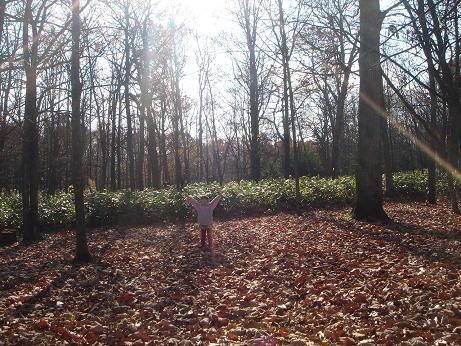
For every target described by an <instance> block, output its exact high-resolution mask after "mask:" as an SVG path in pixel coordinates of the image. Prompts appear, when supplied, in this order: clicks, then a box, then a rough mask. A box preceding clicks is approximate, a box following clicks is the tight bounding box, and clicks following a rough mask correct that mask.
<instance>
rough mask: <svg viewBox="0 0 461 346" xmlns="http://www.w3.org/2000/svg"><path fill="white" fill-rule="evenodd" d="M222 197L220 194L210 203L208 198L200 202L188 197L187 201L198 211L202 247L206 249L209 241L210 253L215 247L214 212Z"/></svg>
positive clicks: (201, 198) (202, 198) (204, 197)
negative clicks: (213, 231)
mask: <svg viewBox="0 0 461 346" xmlns="http://www.w3.org/2000/svg"><path fill="white" fill-rule="evenodd" d="M221 197H222V196H221V194H218V195H217V196H216V197H215V198H213V200H212V201H211V202H209V199H208V196H202V197H200V199H199V200H198V201H197V200H195V199H194V198H192V196H188V197H187V201H188V202H189V203H190V205H191V206H192V207H193V208H194V209H195V210H196V211H197V221H198V224H199V227H200V232H201V246H202V248H204V247H205V241H206V239H208V247H209V248H210V251H211V250H212V246H213V234H212V228H213V210H214V209H215V208H216V207H217V205H218V203H219V201H220V200H221Z"/></svg>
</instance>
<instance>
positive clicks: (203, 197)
mask: <svg viewBox="0 0 461 346" xmlns="http://www.w3.org/2000/svg"><path fill="white" fill-rule="evenodd" d="M200 199H206V200H207V201H208V199H209V198H208V196H207V195H202V196H201V197H200Z"/></svg>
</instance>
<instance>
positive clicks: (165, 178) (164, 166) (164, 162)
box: [160, 93, 171, 186]
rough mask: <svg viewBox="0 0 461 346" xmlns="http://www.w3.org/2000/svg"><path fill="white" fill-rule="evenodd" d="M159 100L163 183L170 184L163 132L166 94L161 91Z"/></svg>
mask: <svg viewBox="0 0 461 346" xmlns="http://www.w3.org/2000/svg"><path fill="white" fill-rule="evenodd" d="M162 95H163V96H162V100H161V101H160V102H161V106H160V108H161V110H160V111H161V133H160V152H161V158H162V172H163V185H164V186H166V185H170V183H171V182H170V170H169V168H168V155H167V152H166V133H165V118H166V100H165V97H166V95H165V94H164V93H162Z"/></svg>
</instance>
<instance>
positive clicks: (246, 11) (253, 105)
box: [243, 0, 261, 181]
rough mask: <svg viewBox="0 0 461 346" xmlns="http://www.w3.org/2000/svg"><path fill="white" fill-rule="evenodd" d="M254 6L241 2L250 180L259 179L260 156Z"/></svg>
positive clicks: (245, 0) (246, 0)
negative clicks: (248, 128) (246, 50)
mask: <svg viewBox="0 0 461 346" xmlns="http://www.w3.org/2000/svg"><path fill="white" fill-rule="evenodd" d="M255 6H256V4H250V2H249V1H248V0H244V1H243V15H244V21H245V23H244V26H245V27H244V30H245V35H246V44H247V49H248V58H249V60H248V64H249V77H250V81H249V89H250V95H249V96H250V133H251V135H250V176H251V179H252V180H255V181H258V180H260V179H261V156H260V148H259V146H260V143H259V92H258V67H257V61H256V37H257V35H256V31H257V18H256V14H255V13H254V11H255V8H254V7H255Z"/></svg>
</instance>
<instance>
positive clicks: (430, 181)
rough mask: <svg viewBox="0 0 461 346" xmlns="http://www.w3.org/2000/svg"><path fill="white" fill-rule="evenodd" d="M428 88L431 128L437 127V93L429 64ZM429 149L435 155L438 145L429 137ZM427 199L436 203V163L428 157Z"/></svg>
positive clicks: (432, 158)
mask: <svg viewBox="0 0 461 346" xmlns="http://www.w3.org/2000/svg"><path fill="white" fill-rule="evenodd" d="M428 73H429V88H430V97H431V101H430V103H431V104H430V106H431V126H432V129H433V130H436V129H437V94H436V87H437V86H436V82H435V77H434V72H433V71H432V69H431V67H430V66H429V69H428ZM431 149H432V153H433V155H437V152H438V145H437V141H436V140H435V139H434V138H432V139H431ZM427 201H428V202H429V203H430V204H436V203H437V177H436V164H435V158H434V157H429V167H428V177H427Z"/></svg>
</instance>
